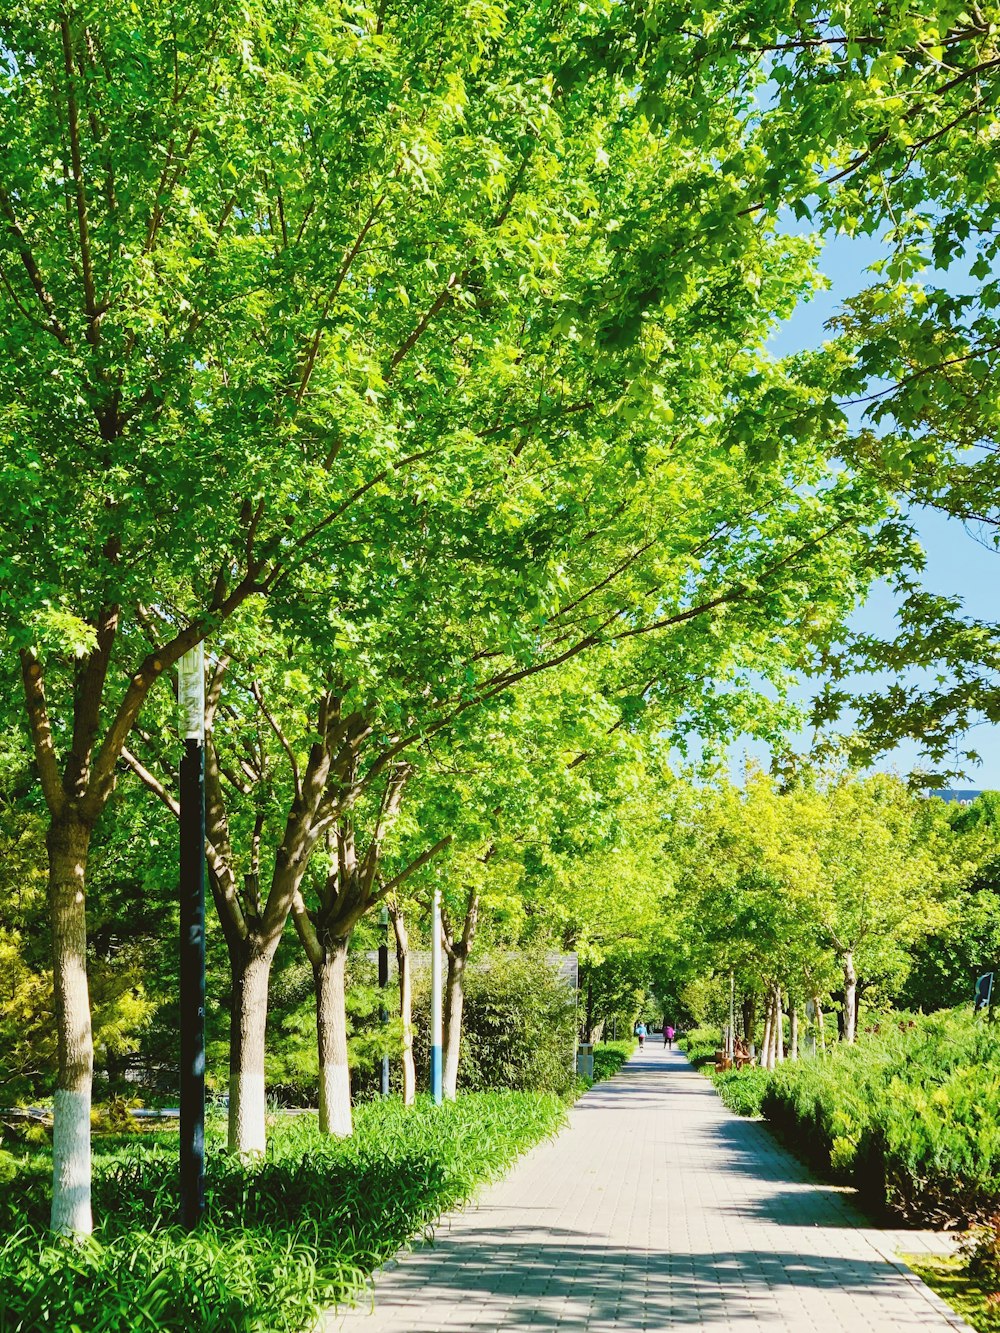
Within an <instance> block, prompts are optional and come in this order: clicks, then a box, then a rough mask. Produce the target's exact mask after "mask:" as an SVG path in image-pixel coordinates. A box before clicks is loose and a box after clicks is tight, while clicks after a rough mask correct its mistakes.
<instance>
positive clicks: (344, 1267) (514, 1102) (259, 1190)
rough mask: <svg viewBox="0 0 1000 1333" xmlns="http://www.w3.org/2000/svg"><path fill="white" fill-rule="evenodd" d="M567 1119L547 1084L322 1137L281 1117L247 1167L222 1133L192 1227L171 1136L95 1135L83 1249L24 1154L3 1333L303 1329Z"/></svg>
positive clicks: (39, 1160)
mask: <svg viewBox="0 0 1000 1333" xmlns="http://www.w3.org/2000/svg"><path fill="white" fill-rule="evenodd" d="M562 1116H563V1109H562V1104H561V1103H560V1102H559V1100H558V1099H557V1098H554V1097H547V1096H544V1095H540V1094H524V1093H490V1094H477V1095H475V1096H469V1097H464V1098H462V1100H461V1101H460V1102H458V1103H456V1104H454V1105H450V1106H447V1107H443V1108H435V1107H433V1106H432V1105H430V1104H429V1103H428V1102H426V1101H421V1102H420V1103H418V1105H417V1106H416V1107H411V1108H404V1107H403V1106H401V1105H400V1103H398V1102H397V1101H389V1102H383V1103H377V1104H373V1105H371V1106H367V1107H364V1108H363V1109H362V1110H360V1111H359V1113H358V1117H357V1130H356V1133H355V1135H354V1137H353V1138H351V1139H348V1140H334V1139H330V1138H327V1137H321V1136H319V1135H318V1134H317V1133H316V1129H315V1121H314V1119H313V1118H312V1117H302V1118H301V1119H300V1118H292V1119H287V1118H282V1119H280V1120H279V1121H278V1122H276V1123H275V1124H274V1125H273V1126H272V1133H271V1141H270V1148H269V1151H268V1154H267V1157H266V1158H264V1159H262V1160H260V1161H256V1162H251V1163H245V1162H241V1161H240V1160H239V1159H237V1158H234V1157H232V1156H229V1155H227V1154H225V1153H224V1152H223V1151H222V1150H221V1149H222V1145H221V1143H220V1142H219V1139H218V1135H216V1138H215V1142H214V1148H213V1151H212V1152H211V1153H210V1156H209V1173H208V1186H207V1188H208V1219H207V1222H206V1224H205V1225H204V1226H203V1227H202V1228H201V1229H200V1230H199V1231H198V1232H197V1233H195V1234H193V1235H185V1234H184V1233H182V1232H181V1231H180V1230H179V1229H178V1228H177V1226H176V1225H175V1218H176V1214H177V1189H176V1183H175V1180H174V1175H173V1172H172V1170H171V1167H172V1163H173V1160H174V1157H175V1155H176V1141H175V1139H174V1138H173V1136H172V1135H170V1134H158V1135H156V1136H155V1137H149V1136H145V1135H143V1136H137V1137H136V1136H134V1137H132V1138H131V1139H128V1138H126V1139H124V1140H108V1141H101V1140H98V1141H97V1156H96V1170H95V1195H96V1197H97V1199H98V1206H99V1209H100V1216H101V1217H102V1218H104V1219H105V1220H104V1221H103V1223H102V1224H101V1226H100V1227H99V1228H98V1229H97V1231H96V1233H95V1235H94V1237H93V1238H92V1239H90V1240H88V1241H86V1242H84V1243H79V1242H72V1241H62V1240H59V1239H56V1238H52V1237H51V1236H48V1235H46V1233H45V1226H46V1223H47V1217H48V1201H47V1198H46V1194H47V1192H48V1191H47V1186H46V1175H47V1171H48V1167H49V1163H48V1161H47V1160H46V1155H45V1154H43V1153H35V1154H31V1155H27V1154H26V1155H23V1156H19V1157H18V1158H16V1159H13V1161H12V1164H11V1166H10V1179H8V1180H7V1181H6V1182H5V1185H4V1188H3V1190H2V1192H0V1233H2V1234H3V1240H2V1241H0V1330H2V1333H41V1331H42V1330H53V1333H55V1331H56V1330H59V1331H64V1330H67V1329H69V1328H70V1327H73V1326H79V1327H80V1328H86V1329H87V1330H90V1331H91V1333H131V1330H133V1329H134V1328H135V1327H136V1320H137V1312H140V1311H141V1312H142V1316H143V1317H144V1318H145V1320H146V1321H147V1322H148V1324H149V1326H150V1327H156V1328H159V1329H164V1330H177V1333H182V1331H183V1333H187V1330H190V1329H192V1328H198V1329H207V1330H217V1331H218V1333H234V1331H235V1330H244V1331H245V1333H250V1330H260V1329H281V1330H287V1333H293V1331H294V1333H298V1331H300V1330H301V1331H303V1333H304V1330H307V1329H310V1328H312V1327H313V1326H314V1324H315V1321H316V1318H317V1317H318V1315H319V1313H320V1311H321V1310H322V1309H323V1308H324V1307H326V1306H329V1305H331V1304H333V1303H334V1302H338V1301H345V1300H347V1299H349V1298H350V1297H351V1296H352V1295H353V1294H355V1293H357V1291H358V1289H359V1287H360V1284H361V1283H362V1281H363V1280H364V1278H365V1277H366V1276H367V1275H368V1274H369V1273H370V1272H371V1271H372V1270H373V1269H374V1268H375V1267H376V1266H377V1265H378V1264H379V1263H380V1262H381V1261H382V1260H384V1259H385V1258H387V1257H388V1256H389V1255H391V1254H392V1253H393V1252H394V1251H395V1250H396V1249H398V1248H399V1246H401V1245H402V1244H404V1243H405V1241H406V1240H407V1239H408V1238H409V1237H410V1236H411V1235H413V1233H414V1232H416V1231H418V1230H420V1229H421V1228H423V1227H425V1226H428V1225H429V1224H431V1223H433V1222H434V1221H435V1220H436V1218H437V1217H438V1216H439V1214H440V1213H441V1212H442V1211H443V1210H444V1209H446V1208H450V1207H453V1206H454V1205H456V1204H459V1203H463V1202H465V1201H466V1200H468V1199H469V1198H471V1197H472V1195H473V1194H474V1192H475V1190H476V1188H477V1187H478V1186H479V1185H480V1184H482V1183H483V1182H484V1181H487V1180H490V1179H491V1178H493V1177H494V1176H496V1175H497V1174H499V1173H500V1172H502V1171H503V1170H504V1169H505V1168H506V1167H507V1166H508V1165H509V1164H510V1162H511V1161H512V1159H513V1158H514V1157H515V1156H516V1155H517V1154H518V1153H519V1152H522V1151H523V1150H524V1149H525V1148H527V1147H529V1146H530V1145H532V1144H533V1143H536V1142H537V1141H538V1140H539V1139H540V1138H542V1137H544V1136H545V1135H546V1134H550V1133H552V1132H554V1130H555V1129H557V1128H558V1126H559V1124H560V1122H561V1120H562ZM219 1128H221V1127H219Z"/></svg>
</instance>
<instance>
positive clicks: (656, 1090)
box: [323, 1043, 968, 1333]
mask: <svg viewBox="0 0 1000 1333" xmlns="http://www.w3.org/2000/svg"><path fill="white" fill-rule="evenodd" d="M948 1249H949V1242H948V1241H947V1239H946V1238H944V1237H939V1236H935V1235H934V1234H933V1233H931V1232H920V1231H902V1230H895V1231H886V1230H880V1229H878V1228H876V1227H874V1226H872V1225H871V1224H870V1223H869V1222H867V1221H866V1220H865V1219H864V1218H863V1217H862V1216H861V1214H859V1213H858V1212H857V1211H856V1210H855V1209H854V1208H853V1207H852V1205H851V1203H850V1201H849V1196H847V1195H846V1193H845V1191H843V1190H840V1189H837V1188H835V1187H832V1186H828V1185H820V1184H817V1183H816V1182H815V1180H813V1178H812V1177H811V1176H810V1175H809V1174H808V1172H807V1171H806V1170H805V1168H804V1167H803V1166H802V1165H801V1164H800V1163H799V1162H797V1161H796V1159H795V1158H793V1157H791V1156H790V1155H789V1154H788V1153H786V1152H784V1151H783V1150H782V1149H781V1148H779V1147H778V1146H777V1144H776V1143H775V1141H774V1140H773V1139H772V1138H771V1136H770V1135H769V1134H768V1132H767V1131H766V1130H765V1129H764V1128H763V1126H762V1125H760V1124H757V1123H754V1122H752V1121H748V1120H741V1119H740V1118H739V1117H737V1116H735V1115H732V1114H731V1113H730V1112H729V1111H727V1110H726V1109H725V1107H724V1106H723V1105H722V1103H721V1102H720V1101H719V1099H718V1097H717V1096H716V1094H715V1092H714V1090H713V1089H712V1086H711V1084H710V1083H709V1082H708V1080H707V1079H705V1078H704V1077H702V1075H700V1074H697V1073H695V1071H694V1070H693V1069H692V1068H691V1066H690V1065H689V1064H688V1062H687V1060H686V1059H685V1057H684V1056H683V1055H681V1054H679V1053H677V1052H674V1053H669V1052H666V1051H663V1050H662V1048H660V1047H659V1046H658V1045H654V1046H652V1047H651V1046H650V1045H649V1044H648V1043H647V1047H646V1050H645V1051H644V1052H643V1053H642V1054H637V1055H635V1056H633V1058H632V1059H631V1060H630V1061H629V1063H628V1064H627V1065H626V1066H625V1067H624V1069H623V1070H622V1071H621V1073H620V1074H618V1075H617V1076H616V1077H615V1078H613V1079H611V1080H609V1081H608V1082H606V1083H600V1084H598V1085H597V1086H596V1087H595V1088H593V1089H591V1091H590V1092H588V1093H587V1094H586V1095H585V1096H584V1097H582V1098H581V1099H580V1100H579V1101H578V1102H577V1103H576V1105H575V1106H574V1107H573V1109H572V1110H571V1111H570V1123H569V1126H568V1127H567V1128H566V1129H564V1130H563V1131H562V1133H561V1134H559V1135H558V1136H557V1137H556V1138H555V1139H552V1140H550V1141H548V1142H546V1143H542V1144H540V1145H539V1146H538V1147H536V1148H534V1149H533V1150H532V1151H531V1152H529V1153H528V1154H526V1155H525V1156H524V1157H522V1158H521V1159H520V1160H519V1161H518V1162H517V1164H516V1165H515V1166H514V1168H513V1169H512V1170H511V1172H510V1173H509V1174H508V1175H507V1176H506V1177H505V1178H504V1179H503V1180H502V1181H500V1182H499V1183H498V1184H496V1185H493V1186H491V1187H490V1188H488V1189H487V1190H485V1191H484V1192H483V1194H482V1195H481V1196H480V1199H479V1202H478V1204H474V1205H472V1206H470V1207H469V1208H467V1209H465V1210H463V1211H461V1212H457V1213H452V1214H449V1215H448V1216H447V1217H446V1218H444V1219H443V1220H442V1222H441V1224H440V1225H439V1226H438V1228H437V1231H436V1235H435V1239H434V1243H433V1244H425V1243H417V1244H416V1245H415V1246H414V1248H413V1249H412V1250H411V1251H409V1252H406V1253H404V1254H403V1255H401V1257H400V1258H399V1259H398V1260H394V1261H393V1262H392V1263H390V1264H389V1265H387V1266H386V1267H385V1268H383V1269H382V1270H381V1271H380V1272H378V1273H377V1274H376V1275H375V1277H374V1281H373V1287H372V1289H371V1290H370V1291H369V1293H368V1294H367V1295H366V1296H364V1297H362V1298H361V1300H360V1302H359V1305H358V1306H357V1308H355V1309H353V1310H349V1311H347V1312H344V1311H338V1312H337V1313H336V1314H333V1313H331V1314H330V1315H328V1316H327V1317H326V1320H325V1322H324V1324H323V1333H445V1331H446V1330H447V1331H448V1333H458V1330H498V1329H522V1328H531V1329H558V1330H560V1333H562V1331H563V1330H570V1329H573V1330H588V1331H589V1333H605V1331H606V1330H615V1329H650V1330H654V1329H671V1328H677V1329H700V1328H710V1329H730V1330H751V1329H755V1328H767V1329H784V1330H788V1331H789V1333H814V1331H815V1333H911V1330H932V1329H933V1330H947V1329H968V1325H966V1324H965V1323H964V1322H963V1321H962V1320H961V1319H960V1318H959V1317H958V1316H957V1315H956V1314H953V1313H952V1311H951V1310H950V1309H948V1307H947V1306H946V1305H945V1304H944V1303H943V1302H942V1301H941V1300H939V1298H938V1297H937V1296H935V1295H934V1293H933V1292H931V1291H930V1290H929V1289H928V1288H927V1287H926V1286H925V1285H924V1284H923V1283H922V1282H920V1281H919V1279H917V1278H916V1277H915V1276H914V1275H913V1274H912V1273H910V1272H909V1270H908V1269H907V1268H906V1267H905V1265H904V1264H902V1263H901V1262H900V1260H899V1259H898V1257H897V1256H898V1255H899V1254H905V1253H910V1254H913V1253H919V1252H921V1251H923V1252H926V1251H928V1250H933V1251H935V1252H939V1253H946V1252H948Z"/></svg>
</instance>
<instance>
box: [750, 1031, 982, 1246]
mask: <svg viewBox="0 0 1000 1333" xmlns="http://www.w3.org/2000/svg"><path fill="white" fill-rule="evenodd" d="M761 1109H762V1111H763V1114H764V1115H765V1116H766V1118H767V1120H768V1122H769V1123H770V1124H771V1125H772V1126H773V1128H774V1129H775V1131H776V1132H777V1134H778V1135H779V1137H780V1138H781V1139H782V1140H783V1141H784V1142H785V1143H786V1144H787V1145H788V1146H789V1147H791V1148H792V1149H793V1150H794V1151H795V1152H796V1153H798V1154H799V1155H800V1156H802V1157H803V1158H805V1160H807V1161H808V1162H809V1163H810V1164H812V1165H813V1166H815V1167H817V1168H819V1169H820V1170H821V1171H823V1172H825V1173H827V1174H829V1175H831V1176H832V1177H833V1178H834V1179H838V1180H842V1181H846V1182H848V1183H851V1184H854V1185H855V1186H856V1187H857V1188H858V1190H859V1191H860V1192H861V1194H862V1196H863V1197H864V1198H865V1200H866V1202H868V1203H869V1204H870V1205H872V1206H875V1207H878V1208H880V1209H881V1208H886V1209H888V1210H890V1211H891V1212H892V1213H893V1214H895V1215H896V1216H899V1217H903V1218H905V1219H907V1220H908V1221H913V1222H920V1223H924V1224H929V1225H934V1226H951V1225H965V1224H967V1223H969V1222H972V1221H975V1220H977V1219H984V1218H988V1217H989V1216H990V1215H991V1214H993V1213H995V1212H996V1199H997V1196H998V1194H1000V1030H998V1029H997V1027H995V1026H993V1025H989V1024H986V1023H984V1022H982V1021H981V1020H976V1019H974V1018H973V1016H972V1014H971V1013H969V1011H968V1010H965V1011H959V1012H955V1013H950V1012H943V1013H940V1014H933V1015H930V1016H928V1017H921V1018H911V1017H910V1016H909V1015H902V1016H898V1015H894V1016H892V1017H891V1018H890V1019H888V1020H886V1021H884V1022H882V1023H880V1024H874V1025H872V1027H871V1028H870V1029H869V1030H868V1031H867V1032H863V1033H862V1034H861V1036H860V1038H859V1041H858V1044H857V1045H856V1046H837V1047H835V1048H834V1049H833V1050H831V1051H830V1052H829V1053H828V1054H827V1055H826V1056H825V1057H823V1058H819V1059H812V1060H801V1061H797V1062H794V1063H791V1062H786V1063H785V1064H783V1065H781V1066H779V1068H778V1069H777V1070H775V1072H774V1073H773V1074H772V1075H771V1076H770V1077H769V1078H768V1079H767V1082H766V1085H765V1088H764V1093H763V1098H762V1102H761Z"/></svg>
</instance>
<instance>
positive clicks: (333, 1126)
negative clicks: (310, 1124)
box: [319, 1064, 354, 1139]
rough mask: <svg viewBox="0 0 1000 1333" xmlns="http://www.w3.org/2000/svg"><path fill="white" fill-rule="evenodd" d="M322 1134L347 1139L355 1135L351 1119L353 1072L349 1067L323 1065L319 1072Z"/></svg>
mask: <svg viewBox="0 0 1000 1333" xmlns="http://www.w3.org/2000/svg"><path fill="white" fill-rule="evenodd" d="M319 1128H320V1133H321V1134H332V1135H334V1136H335V1137H336V1138H338V1139H347V1138H350V1136H351V1135H352V1134H353V1133H354V1121H353V1119H352V1117H351V1071H350V1069H348V1067H347V1065H340V1064H330V1065H323V1067H322V1068H321V1069H320V1071H319Z"/></svg>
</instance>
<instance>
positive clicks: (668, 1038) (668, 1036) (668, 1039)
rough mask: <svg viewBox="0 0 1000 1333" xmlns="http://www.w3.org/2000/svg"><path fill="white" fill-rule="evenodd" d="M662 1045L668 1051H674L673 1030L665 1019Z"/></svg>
mask: <svg viewBox="0 0 1000 1333" xmlns="http://www.w3.org/2000/svg"><path fill="white" fill-rule="evenodd" d="M663 1044H664V1046H666V1048H667V1050H668V1051H672V1050H673V1049H674V1030H673V1028H672V1027H671V1026H670V1024H669V1023H668V1022H667V1021H666V1020H665V1019H664V1022H663Z"/></svg>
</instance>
